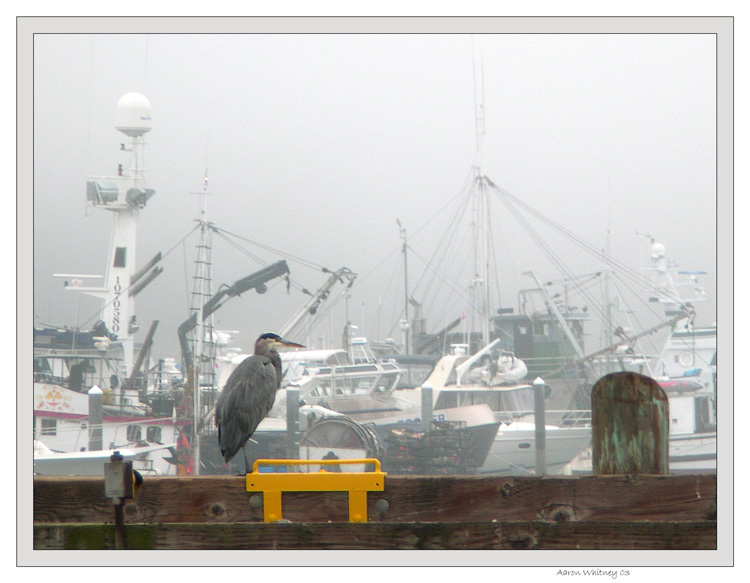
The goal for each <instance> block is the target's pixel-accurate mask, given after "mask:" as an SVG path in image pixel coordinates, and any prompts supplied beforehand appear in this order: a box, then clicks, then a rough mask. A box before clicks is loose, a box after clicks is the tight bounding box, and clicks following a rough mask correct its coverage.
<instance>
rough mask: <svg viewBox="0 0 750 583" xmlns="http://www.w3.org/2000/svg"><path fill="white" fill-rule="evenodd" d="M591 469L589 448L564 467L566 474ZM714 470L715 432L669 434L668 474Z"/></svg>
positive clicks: (586, 472)
mask: <svg viewBox="0 0 750 583" xmlns="http://www.w3.org/2000/svg"><path fill="white" fill-rule="evenodd" d="M592 471H593V456H592V452H591V448H590V447H589V448H587V449H586V450H584V451H583V452H581V453H580V454H579V455H578V456H576V458H575V459H574V460H573V461H572V462H571V463H570V464H568V466H567V467H566V468H565V472H564V473H566V474H572V475H582V474H590V473H591V472H592ZM715 472H716V433H698V434H685V435H670V436H669V473H670V474H712V473H715Z"/></svg>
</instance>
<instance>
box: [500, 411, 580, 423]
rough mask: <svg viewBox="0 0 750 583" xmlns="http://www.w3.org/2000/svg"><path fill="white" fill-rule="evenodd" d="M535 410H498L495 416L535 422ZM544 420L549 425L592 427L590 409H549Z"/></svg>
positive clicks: (507, 421) (503, 420) (511, 420)
mask: <svg viewBox="0 0 750 583" xmlns="http://www.w3.org/2000/svg"><path fill="white" fill-rule="evenodd" d="M534 413H535V412H534V411H533V410H516V411H496V412H495V416H496V417H497V418H498V420H500V421H501V422H503V423H512V422H514V421H519V420H524V421H530V422H533V420H534ZM544 421H545V424H547V425H557V426H558V427H591V410H590V409H578V410H576V409H547V410H546V411H545V412H544Z"/></svg>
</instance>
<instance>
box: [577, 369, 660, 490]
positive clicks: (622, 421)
mask: <svg viewBox="0 0 750 583" xmlns="http://www.w3.org/2000/svg"><path fill="white" fill-rule="evenodd" d="M591 416H592V450H593V471H594V474H597V475H602V474H658V475H666V474H668V473H669V401H668V400H667V396H666V394H665V393H664V390H663V389H662V388H661V387H660V386H659V383H657V382H656V381H655V380H653V379H652V378H649V377H647V376H644V375H641V374H637V373H631V372H616V373H612V374H608V375H606V376H604V377H602V378H601V379H599V380H598V381H597V382H596V384H595V385H594V388H593V390H592V391H591Z"/></svg>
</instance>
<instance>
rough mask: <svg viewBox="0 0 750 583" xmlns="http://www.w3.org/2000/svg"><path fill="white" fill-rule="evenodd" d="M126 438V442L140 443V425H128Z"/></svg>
mask: <svg viewBox="0 0 750 583" xmlns="http://www.w3.org/2000/svg"><path fill="white" fill-rule="evenodd" d="M127 436H128V442H134V441H140V440H141V426H140V425H128V429H127Z"/></svg>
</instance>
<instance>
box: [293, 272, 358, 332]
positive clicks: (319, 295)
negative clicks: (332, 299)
mask: <svg viewBox="0 0 750 583" xmlns="http://www.w3.org/2000/svg"><path fill="white" fill-rule="evenodd" d="M323 273H330V274H331V275H330V276H329V277H328V279H327V280H326V282H325V283H324V284H323V285H322V286H321V287H320V289H319V290H318V291H317V292H315V293H314V294H311V293H310V292H309V291H307V290H303V291H304V292H305V293H307V294H309V295H310V299H309V300H308V301H306V302H305V304H304V305H303V306H302V307H301V308H300V309H299V310H298V311H297V313H296V314H294V316H292V317H291V319H290V320H289V321H288V322H287V323H286V324H284V326H283V327H282V328H281V330H280V331H279V336H281V337H282V338H287V337H288V336H289V333H290V332H291V331H292V330H293V329H294V327H295V326H297V325H298V324H299V323H300V322H301V321H302V319H303V318H304V317H305V316H306V315H307V314H310V315H311V316H312V315H314V314H315V313H316V312H317V311H318V307H319V306H320V304H321V303H322V302H324V301H325V300H326V299H327V298H328V296H329V295H330V293H331V289H332V288H333V286H334V285H336V283H337V282H338V283H341V284H342V285H346V287H347V288H350V287H352V285H353V284H354V280H355V279H357V274H356V273H354V272H353V271H351V270H350V269H348V268H346V267H342V268H341V269H339V270H337V271H330V270H328V269H326V268H323Z"/></svg>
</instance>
